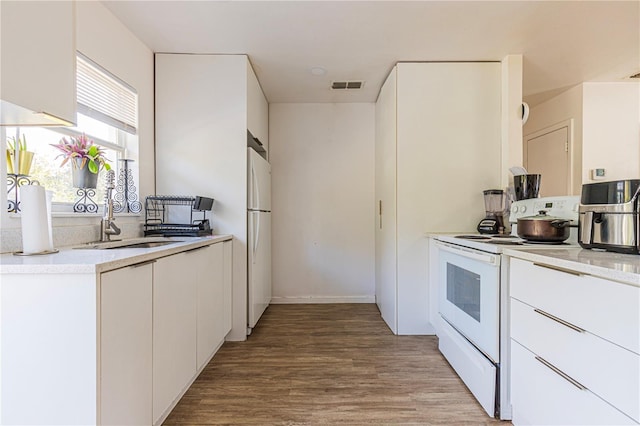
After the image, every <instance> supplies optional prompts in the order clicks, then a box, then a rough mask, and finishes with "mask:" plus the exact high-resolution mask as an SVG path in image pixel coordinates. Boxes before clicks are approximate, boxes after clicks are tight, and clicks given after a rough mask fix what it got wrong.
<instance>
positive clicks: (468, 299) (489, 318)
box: [437, 242, 500, 364]
mask: <svg viewBox="0 0 640 426" xmlns="http://www.w3.org/2000/svg"><path fill="white" fill-rule="evenodd" d="M437 245H438V250H439V257H438V258H439V265H438V268H439V271H438V276H439V289H438V290H439V291H438V293H439V303H438V305H439V310H440V315H441V316H442V317H443V318H444V319H445V320H446V321H447V322H448V323H449V324H451V325H452V326H453V327H454V328H455V329H456V330H457V331H458V332H460V333H461V334H462V335H463V336H464V337H466V338H467V339H468V340H469V341H470V342H471V343H473V344H474V345H475V346H476V347H477V348H478V349H479V350H480V351H481V352H483V353H484V355H485V356H487V357H488V358H489V359H490V360H491V361H493V362H494V363H496V364H497V363H498V362H499V358H500V357H499V353H500V352H499V324H498V321H499V312H500V299H499V297H500V255H499V254H492V253H486V252H483V251H479V250H474V249H470V248H466V247H460V246H456V245H452V244H447V243H443V242H438V243H437Z"/></svg>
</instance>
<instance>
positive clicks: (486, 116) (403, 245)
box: [375, 62, 502, 334]
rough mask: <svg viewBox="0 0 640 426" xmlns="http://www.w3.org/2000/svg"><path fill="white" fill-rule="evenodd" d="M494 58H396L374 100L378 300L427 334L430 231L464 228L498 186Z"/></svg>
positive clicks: (398, 328) (394, 326)
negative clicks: (444, 60)
mask: <svg viewBox="0 0 640 426" xmlns="http://www.w3.org/2000/svg"><path fill="white" fill-rule="evenodd" d="M501 120H502V118H501V64H500V63H499V62H482V63H400V64H398V65H397V66H396V67H394V69H393V70H392V72H391V73H390V74H389V77H388V78H387V81H386V82H385V84H384V86H383V87H382V90H381V92H380V96H379V98H378V100H377V102H376V142H375V146H376V155H375V157H376V170H375V173H376V188H375V193H376V206H375V209H376V300H377V302H378V306H379V307H380V310H381V313H382V317H383V318H384V320H385V321H386V322H387V324H388V325H389V327H390V328H391V330H392V331H393V332H394V333H397V334H432V333H433V332H434V329H433V327H432V325H431V324H430V322H429V295H428V293H429V292H428V286H427V282H428V268H427V267H426V266H425V265H426V264H427V254H428V241H427V238H425V233H427V232H471V231H474V230H475V227H476V225H477V222H478V221H479V220H480V219H481V218H482V217H483V215H484V201H483V195H482V191H483V190H485V189H490V188H499V187H500V176H501V168H500V166H501V164H500V158H501Z"/></svg>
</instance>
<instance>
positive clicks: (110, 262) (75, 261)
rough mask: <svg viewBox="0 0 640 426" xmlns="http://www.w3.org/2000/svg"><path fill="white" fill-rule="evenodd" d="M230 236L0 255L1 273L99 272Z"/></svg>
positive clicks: (214, 242)
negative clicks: (163, 243)
mask: <svg viewBox="0 0 640 426" xmlns="http://www.w3.org/2000/svg"><path fill="white" fill-rule="evenodd" d="M232 238H233V236H232V235H214V236H209V237H190V238H189V239H188V240H186V241H180V242H176V243H175V244H168V245H165V246H159V247H153V248H117V249H108V250H105V249H102V250H97V249H74V248H73V247H64V248H60V251H59V252H58V253H54V254H48V255H37V256H15V255H13V254H11V253H6V254H2V255H0V274H2V275H4V274H100V273H103V272H108V271H112V270H114V269H120V268H125V267H127V266H132V265H136V264H139V263H143V262H148V261H151V260H154V259H159V258H161V257H166V256H171V255H174V254H178V253H181V252H185V251H189V250H193V249H197V248H200V247H205V246H208V245H212V244H216V243H220V242H223V241H229V240H231V239H232Z"/></svg>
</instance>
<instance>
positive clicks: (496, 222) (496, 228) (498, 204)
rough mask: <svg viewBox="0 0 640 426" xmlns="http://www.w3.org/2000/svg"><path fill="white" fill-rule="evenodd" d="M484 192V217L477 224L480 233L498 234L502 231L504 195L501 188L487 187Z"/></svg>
mask: <svg viewBox="0 0 640 426" xmlns="http://www.w3.org/2000/svg"><path fill="white" fill-rule="evenodd" d="M483 194H484V210H485V212H486V217H485V218H484V219H482V220H481V221H480V223H479V224H478V232H479V233H481V234H498V233H500V232H502V231H504V210H505V201H506V195H505V193H504V191H503V190H502V189H487V190H485V191H483Z"/></svg>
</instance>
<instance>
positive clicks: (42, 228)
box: [20, 185, 52, 254]
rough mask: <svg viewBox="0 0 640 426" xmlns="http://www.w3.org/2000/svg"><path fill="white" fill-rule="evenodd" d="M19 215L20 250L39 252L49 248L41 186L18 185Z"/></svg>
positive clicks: (26, 252) (47, 227)
mask: <svg viewBox="0 0 640 426" xmlns="http://www.w3.org/2000/svg"><path fill="white" fill-rule="evenodd" d="M20 217H21V221H22V252H23V253H24V254H34V253H41V252H44V251H47V250H50V249H51V248H52V247H50V245H49V220H48V219H47V199H46V194H45V190H44V187H43V186H40V185H23V186H21V187H20Z"/></svg>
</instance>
